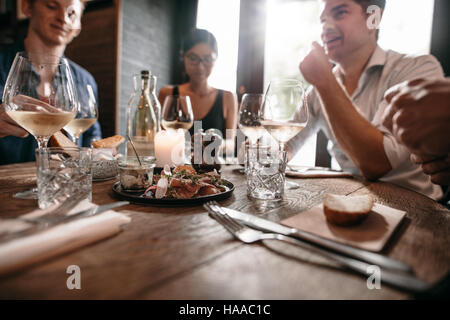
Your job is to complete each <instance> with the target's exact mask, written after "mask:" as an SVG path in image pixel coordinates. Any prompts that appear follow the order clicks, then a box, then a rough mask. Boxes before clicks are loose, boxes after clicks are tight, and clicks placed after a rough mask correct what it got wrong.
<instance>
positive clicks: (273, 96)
mask: <svg viewBox="0 0 450 320" xmlns="http://www.w3.org/2000/svg"><path fill="white" fill-rule="evenodd" d="M261 118H262V121H261V123H262V125H263V126H264V128H265V129H266V130H267V131H268V132H269V134H270V135H271V136H272V137H273V138H274V139H275V140H276V141H277V142H278V144H279V146H280V151H284V150H285V145H286V143H287V142H288V141H289V140H290V139H292V138H293V137H294V136H296V135H297V134H298V133H299V132H300V131H301V130H302V129H303V128H304V127H305V126H306V123H307V121H308V108H307V104H306V95H305V90H304V89H303V85H302V83H301V82H300V81H299V80H296V79H275V80H272V81H271V82H270V84H269V86H268V88H267V91H266V94H265V96H264V101H263V106H262V115H261ZM286 184H287V188H288V189H295V188H298V187H299V185H298V184H297V183H293V182H289V181H287V182H286Z"/></svg>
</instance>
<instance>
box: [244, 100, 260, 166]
mask: <svg viewBox="0 0 450 320" xmlns="http://www.w3.org/2000/svg"><path fill="white" fill-rule="evenodd" d="M262 102H263V95H262V94H258V93H246V94H244V95H243V96H242V100H241V105H240V107H239V129H240V130H241V131H242V133H243V134H244V135H245V136H246V137H247V138H248V141H249V146H248V147H249V148H253V147H255V146H256V144H257V142H258V139H259V138H261V137H262V136H263V135H264V133H265V129H264V127H263V126H262V125H261V111H262V110H261V107H262ZM245 146H246V147H245V161H244V167H245V168H247V167H248V165H247V164H248V161H249V160H250V159H249V153H248V149H247V145H246V144H245ZM244 172H245V171H244Z"/></svg>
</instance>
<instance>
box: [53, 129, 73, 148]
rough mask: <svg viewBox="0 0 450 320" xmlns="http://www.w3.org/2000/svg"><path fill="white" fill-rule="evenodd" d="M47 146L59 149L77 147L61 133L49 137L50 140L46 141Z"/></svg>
mask: <svg viewBox="0 0 450 320" xmlns="http://www.w3.org/2000/svg"><path fill="white" fill-rule="evenodd" d="M48 146H49V147H59V148H67V147H72V148H73V147H77V145H76V144H75V143H73V142H72V140H70V139H69V138H67V137H66V136H65V135H64V133H62V132H61V131H58V132H56V133H55V134H53V135H52V136H51V137H50V140H49V141H48Z"/></svg>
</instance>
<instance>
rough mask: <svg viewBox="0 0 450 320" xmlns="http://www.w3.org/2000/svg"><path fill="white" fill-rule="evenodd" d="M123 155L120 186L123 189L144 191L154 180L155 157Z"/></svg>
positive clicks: (120, 168)
mask: <svg viewBox="0 0 450 320" xmlns="http://www.w3.org/2000/svg"><path fill="white" fill-rule="evenodd" d="M139 159H140V160H141V163H139V161H138V159H137V158H136V157H123V158H121V159H120V160H119V175H120V186H121V188H122V190H123V191H129V192H137V191H144V190H145V189H147V188H148V187H149V186H150V185H151V184H152V182H153V169H154V167H155V157H139Z"/></svg>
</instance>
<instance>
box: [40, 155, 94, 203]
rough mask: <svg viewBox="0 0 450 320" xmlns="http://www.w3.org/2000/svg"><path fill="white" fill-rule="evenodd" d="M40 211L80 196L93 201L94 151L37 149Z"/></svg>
mask: <svg viewBox="0 0 450 320" xmlns="http://www.w3.org/2000/svg"><path fill="white" fill-rule="evenodd" d="M36 163H37V186H38V202H39V208H41V209H45V208H47V207H49V206H51V205H54V204H57V203H61V202H64V200H66V199H67V198H69V197H72V196H78V195H81V199H80V201H81V200H83V199H89V200H92V171H91V166H92V150H91V149H90V148H75V147H73V148H72V147H71V148H41V149H36Z"/></svg>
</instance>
